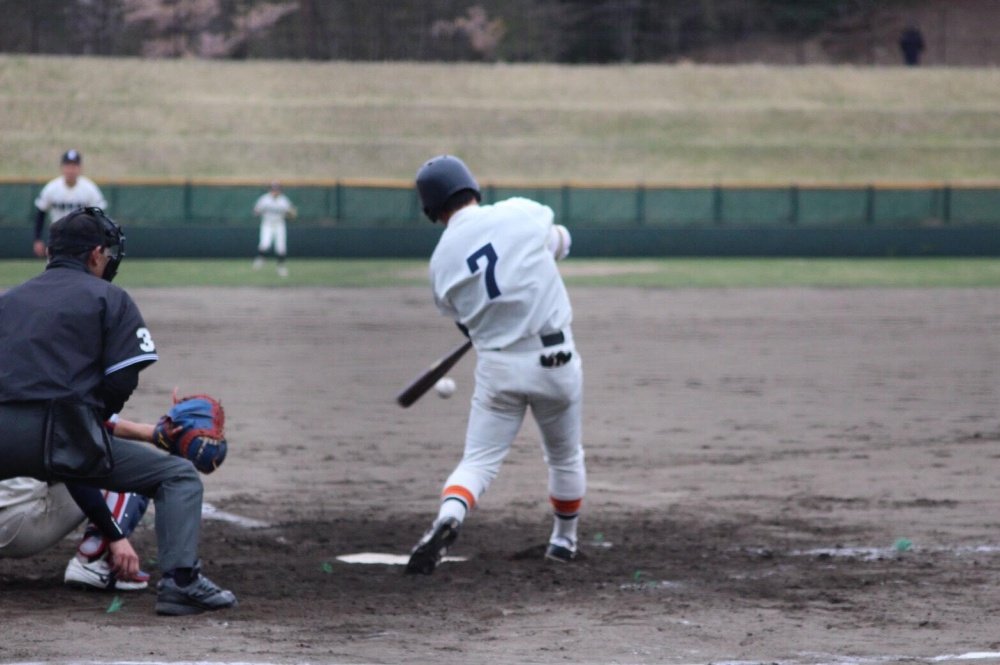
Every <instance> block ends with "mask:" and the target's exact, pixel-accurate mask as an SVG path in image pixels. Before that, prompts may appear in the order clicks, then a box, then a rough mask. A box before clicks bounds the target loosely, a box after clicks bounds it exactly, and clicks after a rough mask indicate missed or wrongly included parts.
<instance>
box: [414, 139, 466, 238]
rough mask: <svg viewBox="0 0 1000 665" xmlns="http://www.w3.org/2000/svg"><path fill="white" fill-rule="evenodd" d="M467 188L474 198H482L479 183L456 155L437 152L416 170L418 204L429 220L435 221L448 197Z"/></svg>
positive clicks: (442, 210)
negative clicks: (435, 155) (437, 153)
mask: <svg viewBox="0 0 1000 665" xmlns="http://www.w3.org/2000/svg"><path fill="white" fill-rule="evenodd" d="M466 189H468V190H472V192H473V194H475V197H476V201H481V200H482V194H481V193H480V191H479V183H478V182H476V179H475V178H474V177H473V176H472V172H471V171H469V167H467V166H466V165H465V162H463V161H462V160H461V159H459V158H458V157H452V156H451V155H439V156H438V157H434V158H433V159H430V160H428V161H427V162H426V163H425V164H424V165H423V166H421V167H420V170H419V171H417V192H418V193H419V194H420V205H421V206H423V209H424V214H425V215H427V217H428V218H429V219H430V220H431V221H432V222H436V221H438V219H439V218H440V217H441V214H442V213H443V212H444V206H445V203H447V201H448V199H449V198H451V197H452V196H453V195H455V194H457V193H459V192H461V191H463V190H466Z"/></svg>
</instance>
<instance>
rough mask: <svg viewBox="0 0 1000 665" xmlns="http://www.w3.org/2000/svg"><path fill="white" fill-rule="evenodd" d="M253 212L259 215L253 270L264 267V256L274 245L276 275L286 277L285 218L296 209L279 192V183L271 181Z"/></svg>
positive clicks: (286, 235) (293, 214)
mask: <svg viewBox="0 0 1000 665" xmlns="http://www.w3.org/2000/svg"><path fill="white" fill-rule="evenodd" d="M253 214H254V215H257V216H258V217H260V242H259V243H258V245H257V258H255V259H254V261H253V268H254V270H260V269H261V268H263V267H264V257H265V256H266V254H267V252H268V250H270V249H271V248H272V247H274V254H275V255H276V256H277V257H278V275H280V276H281V277H288V266H286V265H285V259H286V258H287V255H288V246H287V245H288V231H287V229H286V225H285V218H286V217H287V218H294V217H295V215H296V214H297V210H296V209H295V206H294V205H292V202H291V201H290V200H288V197H287V196H285V195H284V194H282V193H281V184H280V183H278V182H272V183H271V189H270V190H269V191H268V192H267V193H266V194H262V195H261V197H260V198H259V199H257V203H255V204H254V206H253Z"/></svg>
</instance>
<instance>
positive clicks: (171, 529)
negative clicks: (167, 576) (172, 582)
mask: <svg viewBox="0 0 1000 665" xmlns="http://www.w3.org/2000/svg"><path fill="white" fill-rule="evenodd" d="M45 412H46V407H45V404H43V403H38V402H24V403H7V404H0V480H6V479H8V478H16V477H17V476H29V477H31V478H37V479H39V480H46V481H48V480H55V481H59V482H69V483H75V484H77V485H89V486H91V487H97V488H99V489H108V490H113V491H115V492H135V493H136V494H141V495H143V496H147V497H149V498H151V499H152V500H153V502H154V504H155V506H156V546H157V550H158V554H159V566H160V570H161V571H162V572H164V573H166V572H169V571H171V570H174V569H175V568H191V567H194V566H195V564H196V563H197V562H198V540H199V538H200V537H201V500H202V493H203V489H202V484H201V477H200V476H199V475H198V471H197V470H196V469H195V468H194V465H193V464H191V462H189V461H188V460H186V459H182V458H180V457H175V456H173V455H167V454H165V453H163V452H161V451H159V450H156V449H155V448H153V447H151V446H150V445H149V444H143V443H137V442H135V441H126V440H124V439H118V438H115V437H112V439H111V452H112V456H113V457H114V461H115V468H114V471H112V472H111V473H110V474H108V475H107V476H101V477H100V478H92V479H86V480H83V479H77V478H64V477H60V476H55V475H52V474H50V473H48V472H47V471H46V470H45V461H44V450H43V448H44V432H45Z"/></svg>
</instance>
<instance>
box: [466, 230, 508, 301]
mask: <svg viewBox="0 0 1000 665" xmlns="http://www.w3.org/2000/svg"><path fill="white" fill-rule="evenodd" d="M482 258H485V259H486V270H485V272H484V277H485V279H486V295H488V296H489V297H490V300H493V299H494V298H496V297H497V296H499V295H500V287H499V286H497V275H496V267H497V252H496V250H495V249H493V243H491V242H488V243H486V244H485V245H483V246H482V247H480V248H479V249H477V250H476V251H475V252H473V253H472V254H471V255H469V258H467V259H466V260H465V262H466V263H467V264H468V266H469V272H471V273H472V274H473V275H474V274H476V271H477V270H479V259H482Z"/></svg>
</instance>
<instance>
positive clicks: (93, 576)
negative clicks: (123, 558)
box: [63, 554, 149, 591]
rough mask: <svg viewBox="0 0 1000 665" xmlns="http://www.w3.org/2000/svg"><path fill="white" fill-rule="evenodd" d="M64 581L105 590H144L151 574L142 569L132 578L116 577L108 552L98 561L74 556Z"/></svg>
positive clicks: (76, 585) (85, 587) (67, 566)
mask: <svg viewBox="0 0 1000 665" xmlns="http://www.w3.org/2000/svg"><path fill="white" fill-rule="evenodd" d="M63 581H64V582H65V583H66V584H68V585H69V586H74V587H79V588H83V589H102V590H105V591H142V590H143V589H145V588H146V587H148V586H149V574H148V573H144V572H142V571H141V570H140V571H139V572H138V573H137V574H136V576H135V577H133V578H132V579H131V580H119V579H116V578H115V576H114V573H112V572H111V566H110V565H108V557H107V554H105V555H104V556H102V557H101V558H100V559H97V560H96V561H87V562H85V561H81V560H80V559H78V558H77V557H75V556H74V557H73V558H72V559H70V560H69V563H68V564H67V565H66V573H65V575H64V576H63Z"/></svg>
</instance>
